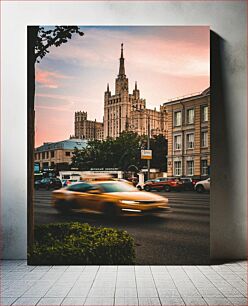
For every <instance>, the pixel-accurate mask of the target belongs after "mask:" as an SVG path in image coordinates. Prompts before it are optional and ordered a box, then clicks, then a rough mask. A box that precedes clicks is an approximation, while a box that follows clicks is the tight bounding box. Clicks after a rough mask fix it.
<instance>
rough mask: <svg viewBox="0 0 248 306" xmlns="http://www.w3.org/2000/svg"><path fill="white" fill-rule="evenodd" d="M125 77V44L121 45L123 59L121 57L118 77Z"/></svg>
mask: <svg viewBox="0 0 248 306" xmlns="http://www.w3.org/2000/svg"><path fill="white" fill-rule="evenodd" d="M121 76H124V77H125V66H124V57H123V43H122V44H121V57H120V68H119V75H118V77H121Z"/></svg>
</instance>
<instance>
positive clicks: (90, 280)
mask: <svg viewBox="0 0 248 306" xmlns="http://www.w3.org/2000/svg"><path fill="white" fill-rule="evenodd" d="M1 286H2V288H1V302H0V305H1V306H2V305H25V306H28V305H121V306H124V305H156V306H158V305H197V306H200V305H247V298H246V297H247V262H246V261H242V262H235V263H232V264H225V265H213V266H27V264H26V261H24V260H18V261H16V260H13V261H7V260H5V261H2V262H1Z"/></svg>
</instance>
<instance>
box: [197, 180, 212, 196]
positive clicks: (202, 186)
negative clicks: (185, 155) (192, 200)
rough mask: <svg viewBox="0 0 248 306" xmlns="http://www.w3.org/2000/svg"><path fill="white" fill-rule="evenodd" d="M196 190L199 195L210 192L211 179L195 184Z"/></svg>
mask: <svg viewBox="0 0 248 306" xmlns="http://www.w3.org/2000/svg"><path fill="white" fill-rule="evenodd" d="M195 190H196V191H197V192H199V193H202V192H204V191H210V178H208V179H206V180H203V181H199V182H197V183H196V184H195Z"/></svg>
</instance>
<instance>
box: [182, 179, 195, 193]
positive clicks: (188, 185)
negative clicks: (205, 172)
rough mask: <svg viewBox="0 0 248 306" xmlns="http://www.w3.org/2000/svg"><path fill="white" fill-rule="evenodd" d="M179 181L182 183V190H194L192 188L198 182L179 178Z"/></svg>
mask: <svg viewBox="0 0 248 306" xmlns="http://www.w3.org/2000/svg"><path fill="white" fill-rule="evenodd" d="M180 181H181V182H182V183H183V190H187V191H188V190H194V186H195V184H196V183H197V182H199V180H197V179H194V178H191V177H180Z"/></svg>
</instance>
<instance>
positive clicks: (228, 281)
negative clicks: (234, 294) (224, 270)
mask: <svg viewBox="0 0 248 306" xmlns="http://www.w3.org/2000/svg"><path fill="white" fill-rule="evenodd" d="M217 273H218V272H217ZM235 274H236V273H235ZM218 275H220V276H221V274H219V273H218ZM238 276H239V275H238ZM221 277H222V276H221ZM222 278H223V277H222ZM239 278H240V277H239ZM223 279H224V278H223ZM224 280H225V281H226V282H227V283H228V284H229V285H230V286H231V287H232V288H234V289H236V290H238V291H239V292H240V293H241V294H243V293H242V292H241V291H240V289H239V288H236V287H234V286H233V285H232V283H231V282H230V280H228V279H224ZM240 280H242V278H240Z"/></svg>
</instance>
